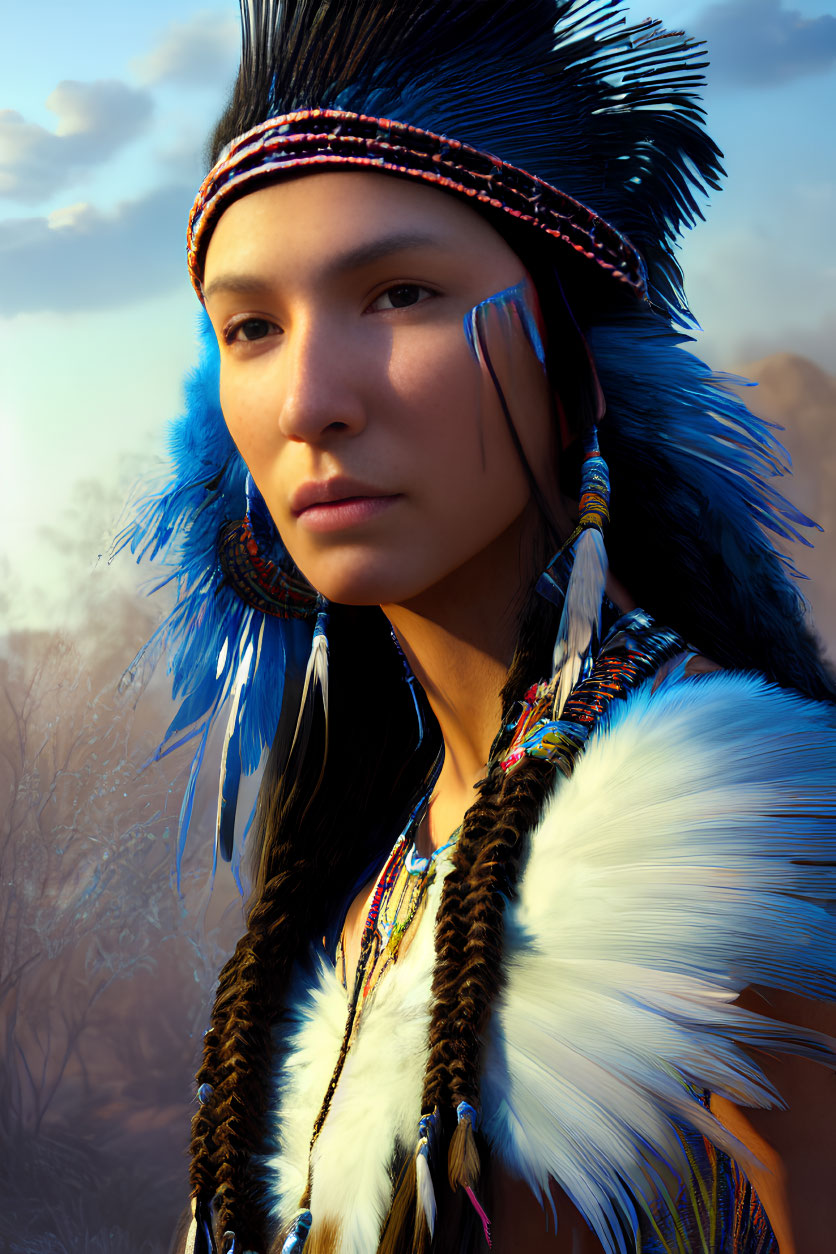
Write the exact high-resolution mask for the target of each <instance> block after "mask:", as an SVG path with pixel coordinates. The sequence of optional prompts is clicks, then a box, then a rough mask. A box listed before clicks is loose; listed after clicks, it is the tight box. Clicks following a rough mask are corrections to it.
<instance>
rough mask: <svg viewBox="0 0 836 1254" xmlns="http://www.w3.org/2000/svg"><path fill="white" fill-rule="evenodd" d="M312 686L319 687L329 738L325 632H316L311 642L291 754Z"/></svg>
mask: <svg viewBox="0 0 836 1254" xmlns="http://www.w3.org/2000/svg"><path fill="white" fill-rule="evenodd" d="M311 684H318V685H319V692H320V696H321V697H322V709H323V712H324V714H325V735H326V738H327V736H328V637H327V636H326V635H325V632H324V631H314V634H313V640H312V641H311V651H310V653H309V654H308V665H307V666H306V668H305V682H304V684H303V685H302V699H301V701H300V702H299V717H298V718H297V720H296V727H295V728H294V731H293V739H292V740H291V742H290V752H291V753H292V752H293V749H294V746H295V745H296V738H297V736H298V735H299V729H300V727H301V726H302V718H303V716H304V713H305V706H306V704H307V700H308V693H309V692H310V688H311Z"/></svg>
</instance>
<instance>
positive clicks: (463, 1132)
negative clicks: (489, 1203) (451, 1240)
mask: <svg viewBox="0 0 836 1254" xmlns="http://www.w3.org/2000/svg"><path fill="white" fill-rule="evenodd" d="M456 1119H457V1121H458V1122H457V1124H456V1131H455V1132H454V1133H453V1139H452V1141H451V1142H450V1153H449V1157H448V1170H449V1175H450V1185H451V1187H452V1188H453V1189H456V1188H458V1187H459V1185H461V1187H462V1188H463V1189H464V1191H465V1193H466V1194H467V1196H468V1197H469V1198H470V1201H471V1204H472V1206H473V1209H474V1210H475V1211H476V1214H477V1215H478V1216H479V1219H480V1221H481V1224H482V1231H483V1232H484V1234H485V1241H486V1242H487V1246H488V1249H490V1248H491V1221H490V1219H488V1216H487V1215H486V1214H485V1212H484V1210H483V1209H482V1207H481V1205H480V1204H479V1199H478V1198H477V1197H476V1193H475V1190H474V1185H475V1184H476V1182H477V1180H478V1179H479V1171H480V1168H481V1164H480V1162H479V1150H478V1149H477V1148H476V1138H475V1136H474V1133H475V1132H476V1129H477V1128H478V1126H479V1115H478V1112H477V1111H476V1110H474V1108H473V1107H472V1106H471V1105H470V1103H469V1102H459V1104H458V1106H457V1107H456Z"/></svg>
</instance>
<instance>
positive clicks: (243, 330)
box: [224, 318, 273, 344]
mask: <svg viewBox="0 0 836 1254" xmlns="http://www.w3.org/2000/svg"><path fill="white" fill-rule="evenodd" d="M272 330H273V323H272V322H268V321H267V319H266V318H244V319H243V320H242V321H241V322H235V323H233V325H232V326H231V327H228V328H227V330H226V332H225V336H224V338H225V339H226V342H227V344H235V343H240V342H241V341H242V340H243V341H245V342H246V343H252V341H253V340H263V339H266V337H267V336H268V335H269V334H270V332H271V331H272Z"/></svg>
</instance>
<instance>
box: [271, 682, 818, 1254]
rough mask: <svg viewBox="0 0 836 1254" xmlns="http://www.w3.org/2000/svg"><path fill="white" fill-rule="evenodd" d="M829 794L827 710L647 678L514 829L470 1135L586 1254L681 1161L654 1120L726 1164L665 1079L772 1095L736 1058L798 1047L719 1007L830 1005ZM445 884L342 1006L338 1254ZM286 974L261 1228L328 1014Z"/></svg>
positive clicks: (407, 1083)
mask: <svg viewBox="0 0 836 1254" xmlns="http://www.w3.org/2000/svg"><path fill="white" fill-rule="evenodd" d="M835 786H836V752H834V726H833V714H832V712H830V711H828V710H827V709H826V708H823V707H820V706H817V705H814V704H812V703H808V702H804V701H802V700H801V699H800V698H796V697H794V696H791V695H790V694H788V693H785V692H781V691H779V690H777V689H774V688H771V687H770V686H769V685H767V684H765V683H763V682H761V681H759V680H757V679H753V678H750V677H747V676H742V675H731V674H730V675H725V674H717V675H713V676H708V677H705V678H703V679H701V680H700V681H698V682H696V683H695V682H692V681H684V682H683V681H678V682H676V681H672V680H671V681H666V682H665V683H663V684H662V685H660V687H659V689H658V691H657V692H656V693H655V694H653V695H652V696H651V694H650V685H645V686H644V688H642V689H641V690H639V691H638V692H636V693H634V694H633V695H632V697H631V698H630V699H629V701H628V702H625V703H624V705H623V706H621V707H620V709H619V710H618V711H617V712H616V714H615V716H614V717H613V719H612V720H611V722H610V724H609V727H608V728H607V729H603V730H598V731H596V732H595V733H594V735H593V737H592V739H591V740H590V743H589V745H588V747H587V749H586V751H585V753H584V754H583V756H582V757H581V758H580V760H579V761H578V764H577V766H576V768H575V772H574V774H573V775H572V777H571V778H570V779H569V780H566V781H563V782H562V783H561V785H560V787H559V788H558V790H557V792H556V793H555V795H554V797H553V799H552V801H551V802H550V803H549V805H548V806H547V808H546V811H545V813H544V815H543V819H542V821H541V823H540V825H539V827H538V829H537V830H536V832H535V833H533V836H532V840H531V844H530V853H529V856H528V859H527V863H526V865H525V867H524V869H523V873H522V877H521V881H520V885H519V893H518V897H517V899H516V901H515V902H514V903H512V904H511V905H510V906H509V908H508V911H507V918H506V933H505V953H506V960H505V966H506V974H507V980H506V984H505V988H504V990H503V993H502V994H501V996H500V998H499V1000H498V1002H497V1004H496V1006H495V1007H494V1011H493V1014H492V1017H491V1021H490V1025H489V1030H488V1034H487V1038H486V1043H485V1055H484V1066H483V1076H482V1093H481V1098H482V1113H483V1123H482V1129H483V1132H484V1134H485V1135H486V1137H487V1138H488V1140H489V1142H490V1143H491V1147H492V1152H493V1153H494V1154H495V1155H496V1156H497V1157H498V1158H499V1159H500V1161H502V1162H503V1164H504V1165H505V1167H506V1169H507V1170H509V1171H510V1172H511V1173H512V1174H513V1175H515V1176H517V1177H520V1178H522V1179H524V1180H526V1181H528V1183H529V1184H530V1185H531V1187H532V1188H533V1189H534V1191H535V1193H537V1194H538V1195H540V1196H541V1197H542V1198H544V1199H547V1197H548V1186H549V1181H550V1180H554V1181H556V1182H557V1184H558V1185H559V1186H560V1187H562V1188H563V1189H564V1190H565V1191H566V1192H567V1193H568V1194H569V1195H570V1196H571V1197H572V1198H573V1200H574V1201H575V1203H576V1205H577V1206H579V1208H580V1209H581V1210H582V1212H583V1213H584V1215H585V1216H586V1218H587V1220H588V1222H589V1223H590V1225H591V1226H592V1227H593V1229H594V1230H595V1231H596V1233H597V1235H598V1237H599V1239H600V1240H601V1242H602V1244H603V1245H604V1248H605V1249H607V1250H610V1251H613V1250H617V1249H623V1248H624V1246H623V1245H619V1239H618V1238H616V1237H614V1236H613V1232H614V1231H617V1230H618V1226H617V1225H618V1216H619V1215H621V1216H624V1215H625V1214H626V1215H628V1216H629V1214H630V1213H631V1207H632V1200H631V1194H634V1195H636V1196H639V1197H641V1196H642V1195H646V1194H647V1193H648V1179H651V1180H652V1178H653V1173H654V1171H655V1169H656V1166H657V1165H658V1161H659V1158H661V1159H662V1160H663V1161H665V1160H666V1161H667V1162H669V1163H671V1164H672V1165H673V1166H674V1167H677V1166H682V1169H683V1170H684V1166H683V1165H682V1164H681V1163H680V1159H681V1148H680V1140H679V1137H678V1135H677V1133H676V1129H675V1126H674V1125H675V1121H676V1120H681V1121H683V1122H685V1123H686V1124H690V1125H692V1126H694V1127H696V1128H697V1129H703V1130H705V1131H706V1132H708V1133H709V1134H710V1135H711V1136H712V1138H713V1139H714V1140H715V1141H716V1142H717V1143H719V1144H720V1145H725V1146H726V1147H727V1148H728V1149H730V1150H735V1149H738V1150H739V1147H736V1146H735V1144H734V1143H732V1142H730V1139H729V1138H728V1137H727V1136H726V1135H725V1134H724V1133H723V1132H722V1130H721V1129H720V1127H719V1125H718V1124H716V1122H715V1121H714V1120H713V1119H712V1117H711V1116H710V1115H709V1114H708V1112H707V1111H705V1110H704V1109H703V1107H701V1106H700V1105H699V1104H698V1103H696V1102H695V1101H694V1100H693V1099H692V1098H691V1096H690V1095H689V1092H688V1090H687V1089H686V1087H685V1084H686V1082H690V1083H691V1084H693V1085H694V1086H695V1087H697V1088H700V1089H709V1090H711V1091H713V1092H717V1093H723V1094H728V1095H729V1096H730V1097H732V1098H733V1099H734V1100H736V1101H738V1102H742V1103H744V1104H746V1103H748V1104H750V1105H769V1104H773V1103H774V1102H775V1101H776V1100H777V1097H776V1094H775V1093H774V1092H773V1090H772V1089H771V1087H770V1085H769V1084H768V1082H767V1081H766V1079H765V1078H764V1076H763V1075H762V1074H761V1073H760V1071H759V1070H758V1068H757V1067H756V1066H755V1064H754V1063H753V1062H752V1061H751V1059H750V1058H749V1057H748V1056H747V1054H746V1052H745V1050H744V1048H743V1046H745V1045H747V1044H751V1043H755V1044H760V1045H766V1046H770V1047H772V1048H775V1047H778V1048H792V1047H793V1045H794V1039H793V1038H797V1037H798V1035H799V1034H798V1033H794V1034H790V1033H788V1031H787V1030H786V1029H785V1028H784V1027H783V1026H782V1025H779V1024H776V1023H773V1022H772V1021H770V1020H767V1019H763V1018H761V1017H759V1016H755V1015H751V1014H747V1013H746V1012H744V1011H742V1010H741V1009H740V1008H739V1007H738V1006H737V1005H735V1004H734V998H735V995H736V992H737V991H738V990H741V989H742V988H744V987H746V986H747V985H748V984H750V983H758V984H766V985H772V986H775V987H787V988H790V989H794V990H796V991H798V992H802V993H805V992H806V993H807V994H808V995H820V996H824V995H830V996H833V995H836V937H835V936H834V929H833V925H832V917H831V916H829V915H828V914H827V911H826V909H825V908H824V905H823V899H825V898H830V899H832V898H834V897H836V882H834V881H836V872H835V871H834V869H833V867H826V866H823V865H818V866H816V865H812V863H813V862H814V861H815V860H816V859H820V860H821V861H822V862H825V861H827V860H828V859H829V860H830V861H831V862H832V863H836V836H835V835H834V825H835V824H836V800H835V799H834V797H836V791H834V788H835ZM446 865H447V864H445V866H446ZM444 869H445V867H444V866H442V867H441V868H439V870H440V873H439V875H438V876H437V877H436V881H435V883H434V884H433V886H432V889H431V898H430V901H429V902H428V908H427V911H426V914H425V917H424V918H423V920H422V922H421V926H420V928H419V931H418V933H417V935H416V937H415V939H414V941H413V943H412V945H411V946H410V948H409V949H408V950H407V952H406V954H405V956H404V958H403V959H402V961H401V962H399V963H397V964H396V965H395V966H394V967H392V968H391V969H390V970H389V972H388V973H387V975H386V976H385V978H384V979H383V981H382V982H381V984H380V985H379V986H378V988H377V990H376V992H375V993H374V995H373V998H372V1000H371V1002H370V1004H368V1005H367V1007H366V1009H365V1011H364V1018H363V1021H362V1023H361V1027H360V1031H359V1034H358V1037H357V1039H356V1042H355V1044H354V1045H353V1046H352V1049H351V1052H350V1053H349V1056H348V1060H347V1063H346V1067H345V1070H344V1072H343V1075H342V1077H341V1080H340V1083H339V1085H338V1088H337V1091H336V1093H335V1096H334V1101H333V1104H332V1108H331V1112H330V1114H329V1117H328V1120H327V1121H326V1124H325V1127H324V1128H323V1131H322V1133H321V1134H320V1136H319V1138H318V1140H317V1144H316V1150H315V1155H314V1175H313V1195H312V1204H311V1210H312V1211H313V1214H314V1224H315V1225H316V1223H317V1221H318V1220H323V1219H329V1220H331V1221H333V1222H336V1223H337V1225H338V1227H339V1231H340V1238H339V1241H338V1246H337V1249H338V1251H339V1254H367V1252H368V1251H369V1250H370V1249H374V1248H376V1242H377V1240H378V1236H379V1231H380V1225H381V1223H382V1220H383V1218H384V1216H385V1214H386V1211H387V1209H388V1206H389V1202H390V1191H391V1184H390V1180H389V1175H388V1167H389V1163H390V1161H391V1156H392V1153H393V1150H394V1148H395V1145H396V1143H397V1144H399V1145H401V1146H402V1147H404V1148H407V1149H408V1148H409V1146H410V1144H411V1141H412V1138H413V1137H414V1130H415V1128H416V1126H417V1122H418V1117H419V1114H420V1105H421V1089H422V1079H423V1072H424V1066H425V1060H426V1050H427V1029H428V1022H429V1018H428V1007H429V999H430V982H431V972H432V962H433V940H432V936H433V917H434V912H435V909H436V906H437V901H438V896H439V892H440V884H441V880H442V878H443V873H444ZM300 981H301V983H300V990H299V993H298V995H297V997H296V998H295V1001H294V1004H295V1007H296V1008H295V1011H294V1019H293V1024H292V1026H291V1027H290V1029H289V1030H288V1034H287V1035H286V1037H285V1038H284V1040H283V1042H282V1047H281V1049H280V1051H279V1055H278V1062H277V1090H276V1093H277V1096H276V1111H275V1124H274V1126H275V1144H276V1149H275V1152H274V1153H273V1154H272V1155H271V1156H270V1157H269V1158H268V1159H267V1160H266V1163H265V1168H266V1171H267V1178H269V1179H270V1196H271V1200H272V1206H273V1213H274V1216H275V1218H276V1219H277V1220H281V1221H283V1222H287V1221H288V1220H289V1219H290V1218H291V1217H292V1215H293V1213H294V1212H295V1210H296V1207H297V1205H298V1202H299V1198H300V1197H301V1195H302V1192H303V1189H304V1186H305V1179H306V1175H307V1155H308V1143H309V1140H310V1133H311V1128H312V1125H313V1121H314V1119H315V1117H316V1114H317V1112H318V1109H319V1105H320V1103H321V1100H322V1096H323V1094H324V1092H325V1089H326V1087H327V1085H328V1081H329V1079H330V1076H331V1072H332V1069H333V1066H334V1062H335V1060H336V1057H337V1053H338V1051H339V1047H340V1041H341V1037H342V1032H343V1028H344V1025H345V1014H346V994H345V992H344V990H343V989H342V987H341V986H340V984H339V983H338V981H337V978H336V974H335V972H334V969H333V967H332V966H331V965H330V964H329V963H326V962H321V963H320V965H319V969H318V971H317V973H316V976H315V978H314V979H313V981H311V980H310V978H309V979H308V980H307V981H305V980H304V978H303V977H302V976H300ZM807 1037H808V1044H809V1047H810V1048H811V1049H815V1048H816V1043H817V1039H818V1038H816V1036H815V1034H814V1033H809V1034H807ZM738 1156H739V1154H738ZM659 1192H660V1194H661V1192H662V1190H661V1186H660V1189H659ZM544 1228H545V1219H544Z"/></svg>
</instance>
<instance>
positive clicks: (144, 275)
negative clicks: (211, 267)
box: [0, 184, 193, 317]
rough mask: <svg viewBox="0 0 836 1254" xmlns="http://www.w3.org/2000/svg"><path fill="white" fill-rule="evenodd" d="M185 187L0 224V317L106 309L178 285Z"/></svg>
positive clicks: (182, 259)
mask: <svg viewBox="0 0 836 1254" xmlns="http://www.w3.org/2000/svg"><path fill="white" fill-rule="evenodd" d="M192 193H193V189H192V188H191V187H187V186H185V185H182V186H181V185H179V184H172V185H169V186H168V187H163V188H159V189H157V190H155V191H153V192H151V193H150V194H148V195H147V196H144V197H141V198H140V199H137V200H132V201H125V202H124V203H123V204H121V205H119V206H118V207H117V209H116V210H115V211H114V212H113V213H109V214H104V213H102V212H101V211H100V210H98V209H96V208H94V207H93V206H92V205H89V204H86V203H84V202H80V203H78V204H74V205H69V206H67V207H66V208H63V209H59V210H57V211H56V212H54V213H52V214H50V215H49V216H48V217H31V218H9V219H6V220H5V221H2V222H0V317H11V316H13V315H14V314H19V313H35V312H43V311H47V310H48V311H59V312H60V311H75V310H82V309H104V308H114V307H116V306H124V305H129V304H133V303H134V302H135V301H138V300H143V299H145V298H146V297H149V296H153V295H156V294H158V293H161V292H164V291H167V290H170V289H172V288H175V287H176V286H177V285H178V284H183V283H184V281H185V280H184V275H185V223H186V217H187V215H188V211H189V206H190V204H191V201H192Z"/></svg>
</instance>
